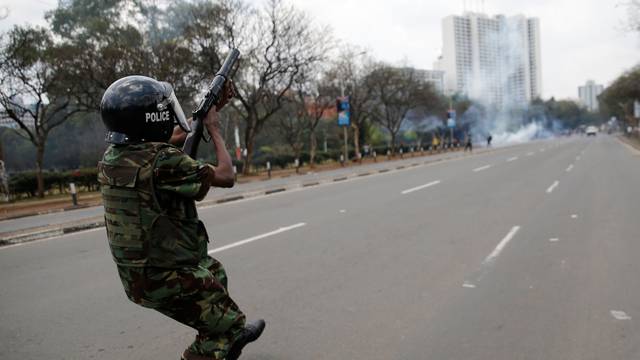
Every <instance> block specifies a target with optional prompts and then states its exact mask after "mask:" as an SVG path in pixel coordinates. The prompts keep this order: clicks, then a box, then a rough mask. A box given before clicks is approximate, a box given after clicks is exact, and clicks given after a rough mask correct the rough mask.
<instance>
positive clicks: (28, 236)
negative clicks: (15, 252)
mask: <svg viewBox="0 0 640 360" xmlns="http://www.w3.org/2000/svg"><path fill="white" fill-rule="evenodd" d="M103 226H104V221H92V222H88V223H82V224H74V225H68V226H57V227H53V228H48V229H41V230H35V231H28V232H21V233H17V234H13V235H9V236H4V237H1V238H0V246H7V245H15V244H21V243H26V242H30V241H36V240H42V239H46V238H51V237H55V236H61V235H65V234H71V233H74V232H78V231H84V230H90V229H95V228H99V227H103Z"/></svg>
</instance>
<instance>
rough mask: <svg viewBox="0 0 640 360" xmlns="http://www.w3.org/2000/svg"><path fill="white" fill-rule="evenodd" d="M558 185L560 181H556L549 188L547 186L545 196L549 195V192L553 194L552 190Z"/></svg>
mask: <svg viewBox="0 0 640 360" xmlns="http://www.w3.org/2000/svg"><path fill="white" fill-rule="evenodd" d="M558 185H560V181H558V180H556V181H555V182H554V183H553V184H551V186H549V188H548V189H547V194H551V192H553V190H554V189H555V188H557V187H558Z"/></svg>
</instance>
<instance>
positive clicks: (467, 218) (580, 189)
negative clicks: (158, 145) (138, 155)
mask: <svg viewBox="0 0 640 360" xmlns="http://www.w3.org/2000/svg"><path fill="white" fill-rule="evenodd" d="M639 185H640V155H639V154H638V153H637V152H634V151H632V150H630V149H629V148H627V147H625V146H623V145H621V144H620V143H619V142H617V141H616V140H615V139H613V138H611V137H606V136H599V137H598V138H596V139H593V138H592V139H569V140H566V139H564V140H558V141H550V142H542V143H535V144H529V145H524V146H518V147H513V148H509V149H505V150H503V151H500V152H494V153H487V154H483V155H479V156H475V157H467V158H461V159H456V160H451V161H448V162H442V163H438V164H434V165H429V166H421V167H414V168H410V169H407V170H403V171H399V172H395V173H386V174H380V175H376V176H368V177H363V178H359V179H357V180H353V181H345V182H339V183H336V184H332V185H327V186H320V187H314V188H309V189H305V190H301V191H294V192H285V193H282V194H278V195H273V196H270V197H264V198H258V199H254V200H248V201H240V202H236V203H229V204H226V205H219V206H214V207H210V208H206V209H202V210H201V211H200V213H201V217H203V218H204V220H205V222H206V224H207V225H208V227H209V229H210V232H211V233H212V234H213V236H214V240H213V243H212V244H211V245H210V249H211V251H214V252H215V253H214V256H215V257H217V258H219V259H220V260H221V261H222V262H223V263H224V264H225V266H226V268H227V271H228V273H229V276H230V291H231V293H232V296H233V297H234V298H235V299H236V300H237V302H238V303H239V304H240V306H241V307H242V308H243V309H244V310H245V311H246V312H247V314H248V315H249V317H252V318H253V317H258V316H260V317H264V318H265V319H267V321H268V328H267V330H266V332H265V334H264V336H263V337H262V338H261V339H260V340H259V343H256V344H255V345H251V346H250V347H248V348H247V351H246V353H245V356H244V357H243V359H254V360H258V359H261V360H276V359H277V360H285V359H291V360H299V359H447V360H448V359H465V360H467V359H505V360H512V359H563V360H565V359H638V358H640V326H639V325H638V320H640V281H638V274H639V273H640V263H639V262H638V261H637V254H638V253H640V241H638V233H639V230H640V223H639V222H638V219H639V215H640V186H639ZM242 240H248V241H246V242H243V243H240V244H239V245H238V243H237V242H238V241H242ZM105 242H106V241H105V234H104V231H103V230H102V229H98V230H94V231H90V232H85V233H77V234H72V235H69V236H64V237H61V238H57V239H52V240H47V241H41V242H35V243H28V244H25V245H21V246H14V247H7V248H2V249H0V284H1V287H0V289H2V290H0V358H2V359H7V360H10V359H39V358H46V359H161V360H162V359H177V358H178V354H179V353H180V352H181V350H182V348H183V347H184V346H185V345H186V344H188V343H189V342H190V338H191V337H192V336H193V331H191V330H190V329H188V328H186V327H183V326H181V325H178V324H176V323H174V322H173V321H171V320H168V319H165V318H163V317H162V316H161V315H158V314H156V313H154V312H153V311H150V310H144V309H140V308H137V307H136V306H135V305H133V304H130V303H129V302H128V301H127V300H126V299H125V297H124V294H123V292H122V290H121V286H120V284H119V281H118V279H117V275H116V272H115V269H114V265H113V264H112V261H111V259H110V258H109V254H108V249H107V247H106V244H105ZM234 245H237V246H234Z"/></svg>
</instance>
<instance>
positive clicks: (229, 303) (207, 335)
mask: <svg viewBox="0 0 640 360" xmlns="http://www.w3.org/2000/svg"><path fill="white" fill-rule="evenodd" d="M206 172H207V171H206V168H205V165H204V164H203V163H201V162H198V161H196V160H193V159H191V158H190V157H189V156H187V155H186V154H184V153H183V152H182V151H181V150H180V149H178V148H176V147H174V146H171V145H169V144H166V143H153V142H148V143H140V144H135V145H111V146H110V147H109V148H108V149H107V151H106V152H105V154H104V157H103V159H102V161H101V162H100V164H99V175H98V178H99V181H100V183H101V185H102V197H103V203H104V208H105V223H106V228H107V236H108V238H109V247H110V248H111V253H112V255H113V259H114V261H115V262H116V264H117V267H118V273H119V275H120V279H121V280H122V284H123V286H124V290H125V292H126V294H127V296H128V297H129V299H130V300H131V301H133V302H135V303H136V304H139V305H142V306H144V307H148V308H152V309H155V310H157V311H159V312H160V313H162V314H164V315H166V316H169V317H171V318H172V319H175V320H177V321H179V322H181V323H183V324H185V325H187V326H190V327H192V328H194V329H196V330H198V335H197V336H196V340H195V341H194V342H193V344H191V346H190V347H189V351H190V352H191V353H194V354H199V355H203V356H211V357H212V358H213V359H223V358H224V357H225V356H226V354H227V351H228V350H229V348H230V346H231V344H233V342H234V340H235V339H236V338H237V337H238V336H239V335H240V333H241V331H242V329H243V328H244V324H245V316H244V314H243V313H242V312H241V311H240V310H239V309H238V306H237V305H236V304H235V303H234V302H233V300H232V299H231V298H230V297H229V293H228V292H227V276H226V274H225V271H224V268H223V267H222V264H220V262H218V261H217V260H215V259H213V258H211V257H210V256H208V255H207V244H208V242H209V238H208V236H207V232H206V229H205V227H204V225H203V223H202V222H201V221H199V220H198V214H197V212H196V206H195V200H194V199H202V198H203V197H204V196H205V195H206V193H207V191H208V189H209V185H208V184H205V183H203V181H202V180H203V179H204V177H205V176H206Z"/></svg>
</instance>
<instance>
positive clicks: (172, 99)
mask: <svg viewBox="0 0 640 360" xmlns="http://www.w3.org/2000/svg"><path fill="white" fill-rule="evenodd" d="M169 104H170V105H169V106H171V108H172V110H173V113H174V114H175V116H176V121H177V122H178V125H179V126H180V127H181V128H182V130H184V132H191V126H190V125H189V122H188V121H187V117H186V116H185V115H184V111H182V106H180V102H179V101H178V98H177V97H176V93H175V92H174V91H172V92H171V96H169Z"/></svg>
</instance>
